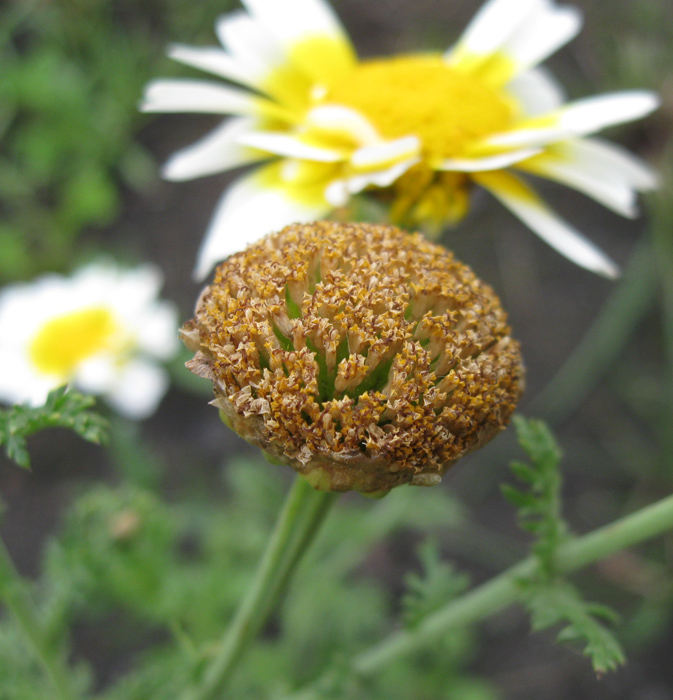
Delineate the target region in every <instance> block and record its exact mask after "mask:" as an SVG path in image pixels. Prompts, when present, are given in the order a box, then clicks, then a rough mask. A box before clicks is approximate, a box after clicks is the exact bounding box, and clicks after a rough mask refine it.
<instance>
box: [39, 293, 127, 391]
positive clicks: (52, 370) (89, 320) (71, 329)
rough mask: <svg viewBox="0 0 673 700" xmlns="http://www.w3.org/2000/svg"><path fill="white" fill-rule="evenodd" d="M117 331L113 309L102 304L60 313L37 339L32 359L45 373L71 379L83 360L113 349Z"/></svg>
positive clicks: (42, 329)
mask: <svg viewBox="0 0 673 700" xmlns="http://www.w3.org/2000/svg"><path fill="white" fill-rule="evenodd" d="M116 330H117V324H116V323H115V319H114V316H113V315H112V312H111V311H110V310H109V309H106V308H104V307H100V306H92V307H90V308H88V309H80V310H78V311H72V312H71V313H68V314H63V315H62V316H57V317H56V318H52V319H50V320H49V321H47V323H45V324H44V325H43V326H42V328H41V329H40V330H39V332H38V333H37V335H36V336H35V337H34V338H33V340H32V342H31V344H30V348H29V355H30V360H31V362H32V363H33V365H34V366H35V367H36V368H37V369H38V371H40V372H42V373H43V374H51V375H57V376H59V377H61V378H63V379H67V378H68V377H70V376H72V374H73V372H74V371H75V368H76V367H77V365H78V364H79V363H80V362H82V361H83V360H85V359H87V358H89V357H91V356H92V355H95V354H96V353H98V352H101V351H103V350H106V349H108V348H110V347H111V345H112V337H113V335H114V334H115V332H116Z"/></svg>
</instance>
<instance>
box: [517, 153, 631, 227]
mask: <svg viewBox="0 0 673 700" xmlns="http://www.w3.org/2000/svg"><path fill="white" fill-rule="evenodd" d="M520 168H521V170H525V171H527V172H530V173H533V174H535V175H539V176H541V177H546V178H548V179H550V180H555V181H556V182H562V183H563V184H564V185H568V186H570V187H573V188H574V189H576V190H579V191H580V192H584V194H586V195H588V196H589V197H592V198H593V199H595V200H596V201H597V202H600V203H601V204H603V205H604V206H606V207H608V208H609V209H612V210H613V211H616V212H617V213H618V214H621V215H622V216H626V217H629V218H634V217H635V216H636V215H637V213H638V212H637V209H636V202H635V199H636V197H635V192H634V191H633V190H632V189H631V188H630V187H626V186H625V185H624V184H623V183H617V182H612V181H611V180H606V179H602V178H597V177H596V176H595V175H593V174H592V173H590V172H587V171H586V170H584V169H583V168H582V167H581V166H580V165H578V164H576V163H572V162H568V161H563V160H554V159H552V158H549V159H547V158H545V159H544V160H540V161H539V162H537V161H531V163H522V164H520Z"/></svg>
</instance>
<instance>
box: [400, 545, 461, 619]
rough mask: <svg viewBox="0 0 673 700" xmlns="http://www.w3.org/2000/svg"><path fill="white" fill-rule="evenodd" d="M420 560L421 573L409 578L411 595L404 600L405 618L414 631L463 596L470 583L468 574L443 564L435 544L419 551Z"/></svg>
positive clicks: (403, 613) (406, 595)
mask: <svg viewBox="0 0 673 700" xmlns="http://www.w3.org/2000/svg"><path fill="white" fill-rule="evenodd" d="M418 557H419V559H420V563H421V573H414V572H412V573H410V574H407V576H406V577H405V583H406V587H407V591H406V593H405V595H404V597H403V598H402V617H403V619H404V622H405V624H406V626H407V627H410V628H413V627H416V626H417V625H418V624H419V623H420V622H421V621H422V620H424V619H425V618H426V617H427V616H428V615H430V614H431V613H433V612H435V610H438V609H439V608H441V607H442V606H443V605H445V604H446V603H448V601H449V600H452V599H453V598H455V597H457V596H459V595H460V594H461V593H463V592H464V591H465V590H466V589H467V587H468V586H469V583H470V582H469V577H468V576H467V574H463V573H459V572H457V571H456V570H455V569H454V567H453V566H451V565H450V564H448V563H447V562H444V561H442V560H441V558H440V556H439V550H438V547H437V543H436V541H435V540H433V539H429V540H426V541H425V542H423V543H422V544H421V545H420V547H419V548H418Z"/></svg>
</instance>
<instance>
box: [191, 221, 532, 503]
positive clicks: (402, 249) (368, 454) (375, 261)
mask: <svg viewBox="0 0 673 700" xmlns="http://www.w3.org/2000/svg"><path fill="white" fill-rule="evenodd" d="M509 332H510V331H509V327H508V325H507V319H506V315H505V313H504V311H503V310H502V307H501V305H500V302H499V300H498V298H497V297H496V295H495V294H494V292H493V291H492V289H491V288H490V287H489V286H488V285H486V284H484V283H483V282H481V281H480V280H479V279H478V278H477V277H476V276H475V274H474V273H473V272H472V270H470V268H468V267H467V266H465V265H463V264H461V263H460V262H458V261H457V260H456V259H455V258H454V257H453V255H452V254H451V253H450V252H448V251H447V250H446V249H444V248H442V247H440V246H438V245H434V244H432V243H429V242H428V241H426V240H425V239H424V238H423V237H422V236H421V235H420V234H413V235H411V234H408V233H405V232H403V231H401V230H399V229H397V228H394V227H391V226H377V225H367V224H341V223H332V222H317V223H312V224H307V225H293V226H288V227H287V228H285V229H283V230H282V231H281V232H280V233H276V234H273V235H270V236H267V237H266V238H265V239H263V240H262V241H260V242H259V243H257V244H255V245H253V246H251V247H249V248H248V249H247V250H245V251H244V252H241V253H238V254H236V255H233V256H232V257H230V258H229V259H228V260H227V261H225V262H224V263H222V264H221V265H220V266H219V267H218V269H217V272H216V276H215V281H214V282H213V284H212V285H210V286H209V287H207V288H206V289H205V290H204V293H203V294H202V295H201V298H200V299H199V302H198V305H197V309H196V314H195V318H194V320H192V321H190V322H188V323H187V324H186V325H185V327H184V329H183V337H184V340H185V342H186V344H187V345H188V347H189V348H190V349H192V350H194V351H195V353H196V354H195V357H194V359H193V360H191V361H190V362H189V363H188V367H189V368H190V369H191V371H192V372H194V373H195V374H197V375H199V376H202V377H206V378H208V379H210V380H211V381H212V382H213V386H214V390H215V396H216V398H215V401H214V402H213V403H214V404H215V405H216V406H217V407H218V408H219V409H220V410H221V413H222V416H223V418H224V420H225V422H227V424H229V425H230V426H231V427H232V428H233V429H234V430H236V432H238V433H239V434H240V435H242V436H243V437H244V438H245V439H247V440H248V441H250V442H252V443H253V444H256V445H259V446H260V447H261V448H262V449H263V450H264V451H265V452H266V454H267V455H268V456H269V457H271V458H272V459H274V460H278V461H281V462H283V463H286V464H289V465H290V466H292V467H293V468H294V469H296V470H297V471H298V472H300V473H301V474H303V475H304V476H305V477H306V478H307V479H308V480H309V481H310V482H311V483H312V484H313V485H314V486H315V487H316V488H319V489H324V490H337V491H346V490H351V489H355V490H358V491H361V492H363V493H371V494H374V493H385V492H386V491H388V490H389V489H390V488H392V487H394V486H397V485H399V484H403V483H412V484H419V485H430V484H433V483H437V482H438V481H439V480H440V479H441V476H442V474H443V473H444V472H445V471H446V469H447V468H448V467H449V466H450V465H452V464H453V463H454V462H455V461H456V460H457V459H459V458H460V457H462V456H463V455H465V454H466V453H468V452H470V451H471V450H473V449H475V448H476V447H479V446H480V445H483V444H484V443H485V442H487V441H488V440H490V439H491V438H492V437H493V436H494V435H495V434H496V433H497V432H498V431H499V430H501V429H502V428H503V427H504V426H505V425H506V424H507V421H508V419H509V417H510V415H511V414H512V411H513V410H514V407H515V404H516V401H517V399H518V397H519V395H520V392H521V389H522V383H523V369H522V364H521V357H520V353H519V346H518V343H517V342H516V341H514V340H513V339H512V338H511V337H510V335H509Z"/></svg>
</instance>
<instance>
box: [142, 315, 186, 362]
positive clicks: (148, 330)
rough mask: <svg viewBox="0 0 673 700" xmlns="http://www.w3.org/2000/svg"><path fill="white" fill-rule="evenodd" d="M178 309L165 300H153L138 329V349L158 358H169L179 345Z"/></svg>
mask: <svg viewBox="0 0 673 700" xmlns="http://www.w3.org/2000/svg"><path fill="white" fill-rule="evenodd" d="M178 325H179V324H178V310H177V307H176V306H175V305H174V304H171V303H170V302H167V301H158V302H155V303H154V304H153V305H152V306H151V307H150V308H149V309H147V310H146V311H145V313H144V314H143V323H142V324H141V326H140V328H139V329H138V333H137V338H136V342H137V343H138V349H139V350H140V351H141V352H142V353H144V354H147V355H150V356H151V357H155V358H157V359H158V360H169V359H170V358H171V357H173V356H174V355H175V353H176V352H177V351H178V348H179V347H180V344H179V340H178Z"/></svg>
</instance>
